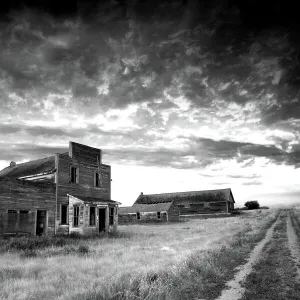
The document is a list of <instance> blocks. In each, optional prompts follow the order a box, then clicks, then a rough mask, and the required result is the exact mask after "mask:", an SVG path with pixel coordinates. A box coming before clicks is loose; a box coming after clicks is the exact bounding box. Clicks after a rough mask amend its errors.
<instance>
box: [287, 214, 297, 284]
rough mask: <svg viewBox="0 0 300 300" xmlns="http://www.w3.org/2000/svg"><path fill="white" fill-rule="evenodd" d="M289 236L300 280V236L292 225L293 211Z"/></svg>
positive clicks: (288, 225)
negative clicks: (299, 237)
mask: <svg viewBox="0 0 300 300" xmlns="http://www.w3.org/2000/svg"><path fill="white" fill-rule="evenodd" d="M287 236H288V244H289V248H290V251H291V256H292V258H293V260H294V262H295V267H296V268H297V279H298V280H300V249H299V241H298V236H297V234H296V232H295V228H294V226H293V223H292V218H291V211H289V214H288V218H287Z"/></svg>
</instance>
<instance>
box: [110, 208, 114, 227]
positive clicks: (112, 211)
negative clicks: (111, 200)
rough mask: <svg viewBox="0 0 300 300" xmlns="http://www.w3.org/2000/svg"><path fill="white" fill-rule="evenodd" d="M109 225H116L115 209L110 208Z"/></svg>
mask: <svg viewBox="0 0 300 300" xmlns="http://www.w3.org/2000/svg"><path fill="white" fill-rule="evenodd" d="M109 225H114V208H113V207H110V208H109Z"/></svg>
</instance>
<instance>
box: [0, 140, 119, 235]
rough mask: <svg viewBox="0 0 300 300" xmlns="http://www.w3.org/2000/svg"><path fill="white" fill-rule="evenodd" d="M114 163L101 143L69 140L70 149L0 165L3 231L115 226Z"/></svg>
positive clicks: (59, 231)
mask: <svg viewBox="0 0 300 300" xmlns="http://www.w3.org/2000/svg"><path fill="white" fill-rule="evenodd" d="M118 204H120V203H118V202H116V201H113V200H111V167H110V166H109V165H106V164H103V163H102V152H101V150H100V149H97V148H92V147H89V146H86V145H81V144H78V143H74V142H70V143H69V152H66V153H61V154H55V155H54V156H51V157H47V158H43V159H38V160H34V161H29V162H26V163H21V164H16V163H14V162H12V163H11V164H10V166H9V167H7V168H5V169H3V170H2V171H0V234H15V233H19V234H32V235H68V234H70V233H78V234H92V235H97V234H99V233H100V232H102V231H106V232H109V231H115V230H116V229H117V225H118V213H117V210H118Z"/></svg>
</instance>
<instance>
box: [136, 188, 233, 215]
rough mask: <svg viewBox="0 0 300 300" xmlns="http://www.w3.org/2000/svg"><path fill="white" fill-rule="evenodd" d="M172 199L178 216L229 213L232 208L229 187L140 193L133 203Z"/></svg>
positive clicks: (150, 203)
mask: <svg viewBox="0 0 300 300" xmlns="http://www.w3.org/2000/svg"><path fill="white" fill-rule="evenodd" d="M171 201H173V202H174V203H175V204H176V206H177V207H178V209H179V214H180V216H190V215H203V214H216V213H219V214H220V213H231V212H232V211H233V210H234V203H235V201H234V198H233V194H232V191H231V189H230V188H228V189H218V190H206V191H193V192H178V193H164V194H149V195H144V194H143V193H141V194H140V195H139V197H138V198H137V199H136V201H135V202H134V205H133V206H135V205H141V204H143V205H145V206H147V205H153V204H158V203H166V202H171Z"/></svg>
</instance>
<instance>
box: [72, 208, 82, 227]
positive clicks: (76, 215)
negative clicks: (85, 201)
mask: <svg viewBox="0 0 300 300" xmlns="http://www.w3.org/2000/svg"><path fill="white" fill-rule="evenodd" d="M77 210H78V213H77V214H75V211H77ZM79 215H80V206H79V205H73V227H79ZM75 220H76V221H77V224H76V225H75V223H76V222H75Z"/></svg>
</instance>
